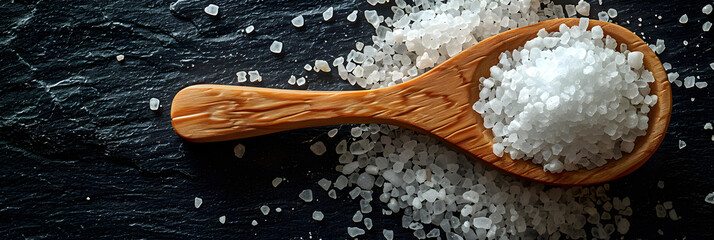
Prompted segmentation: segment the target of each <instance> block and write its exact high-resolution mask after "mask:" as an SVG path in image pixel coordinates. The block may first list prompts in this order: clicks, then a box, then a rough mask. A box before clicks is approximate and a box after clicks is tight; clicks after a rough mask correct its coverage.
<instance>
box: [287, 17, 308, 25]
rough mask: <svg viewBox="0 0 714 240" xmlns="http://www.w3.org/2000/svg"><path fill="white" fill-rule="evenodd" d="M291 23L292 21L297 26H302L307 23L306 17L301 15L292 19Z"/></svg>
mask: <svg viewBox="0 0 714 240" xmlns="http://www.w3.org/2000/svg"><path fill="white" fill-rule="evenodd" d="M290 23H292V24H293V26H295V27H302V26H303V25H305V18H303V17H302V15H300V16H297V17H295V18H293V19H292V20H290Z"/></svg>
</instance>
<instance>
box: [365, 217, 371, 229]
mask: <svg viewBox="0 0 714 240" xmlns="http://www.w3.org/2000/svg"><path fill="white" fill-rule="evenodd" d="M363 222H364V227H366V228H367V230H372V226H373V223H372V219H371V218H364V220H363Z"/></svg>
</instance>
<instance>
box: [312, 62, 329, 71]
mask: <svg viewBox="0 0 714 240" xmlns="http://www.w3.org/2000/svg"><path fill="white" fill-rule="evenodd" d="M314 69H315V72H320V71H322V72H330V71H331V70H332V69H330V65H329V64H327V61H325V60H315V68H314Z"/></svg>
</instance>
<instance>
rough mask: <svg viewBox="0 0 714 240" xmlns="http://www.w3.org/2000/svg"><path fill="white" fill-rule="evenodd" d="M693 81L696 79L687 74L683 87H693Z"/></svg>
mask: <svg viewBox="0 0 714 240" xmlns="http://www.w3.org/2000/svg"><path fill="white" fill-rule="evenodd" d="M695 81H696V79H695V78H694V76H689V77H686V78H684V87H685V88H692V87H694V83H695Z"/></svg>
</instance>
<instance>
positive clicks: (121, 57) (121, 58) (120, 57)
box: [117, 54, 124, 62]
mask: <svg viewBox="0 0 714 240" xmlns="http://www.w3.org/2000/svg"><path fill="white" fill-rule="evenodd" d="M117 61H118V62H121V61H124V55H122V54H119V55H117Z"/></svg>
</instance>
